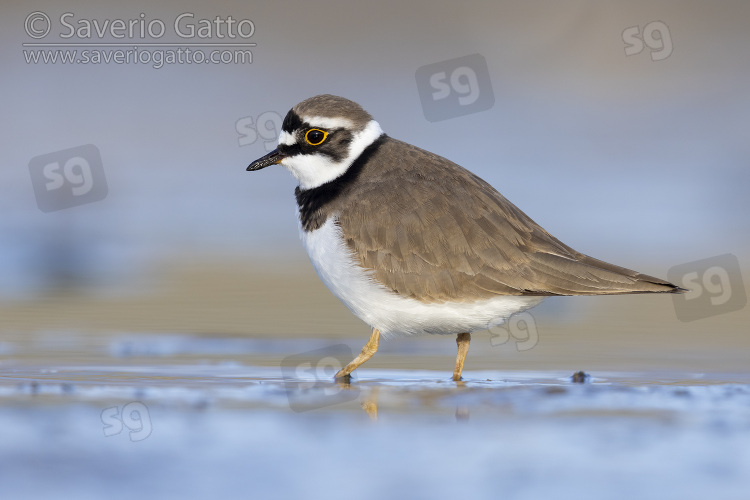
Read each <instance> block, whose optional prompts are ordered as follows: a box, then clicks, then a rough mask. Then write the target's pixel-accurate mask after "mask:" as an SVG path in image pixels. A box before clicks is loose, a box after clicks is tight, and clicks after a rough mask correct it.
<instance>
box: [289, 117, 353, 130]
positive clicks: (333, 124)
mask: <svg viewBox="0 0 750 500" xmlns="http://www.w3.org/2000/svg"><path fill="white" fill-rule="evenodd" d="M300 118H302V121H303V122H305V123H309V124H310V126H311V127H320V128H327V129H334V128H346V129H349V130H351V129H353V128H354V122H353V121H351V120H350V119H348V118H340V117H339V118H330V117H328V116H301V117H300Z"/></svg>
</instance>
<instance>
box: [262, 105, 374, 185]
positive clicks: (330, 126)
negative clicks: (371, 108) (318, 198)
mask: <svg viewBox="0 0 750 500" xmlns="http://www.w3.org/2000/svg"><path fill="white" fill-rule="evenodd" d="M381 135H383V130H382V129H381V128H380V125H379V124H378V122H376V121H375V120H373V119H372V116H370V114H369V113H368V112H367V111H365V110H364V109H362V107H361V106H360V105H359V104H357V103H356V102H353V101H350V100H348V99H344V98H343V97H338V96H334V95H328V94H324V95H318V96H315V97H311V98H309V99H306V100H304V101H302V102H300V103H299V104H297V105H296V106H294V107H293V108H292V109H291V110H290V111H289V113H287V115H286V118H284V122H283V123H282V126H281V134H280V135H279V144H278V147H277V148H276V149H275V150H274V151H271V152H270V153H268V154H267V155H266V156H264V157H262V158H259V159H257V160H255V161H254V162H252V163H251V164H250V166H249V167H247V170H248V171H253V170H260V169H262V168H266V167H268V166H270V165H276V164H281V165H283V166H284V167H286V168H287V169H288V170H289V171H290V172H291V173H292V175H294V177H295V178H296V179H297V181H298V182H299V186H300V189H302V190H307V189H312V188H316V187H318V186H321V185H323V184H325V183H327V182H330V181H332V180H334V179H336V178H338V177H340V176H341V175H343V174H344V173H345V172H346V171H347V169H348V168H349V167H350V166H351V164H352V163H354V160H356V159H357V158H358V157H359V155H361V154H362V152H363V151H364V150H365V149H366V148H367V146H369V145H370V144H372V143H373V142H375V141H376V140H378V138H380V136H381Z"/></svg>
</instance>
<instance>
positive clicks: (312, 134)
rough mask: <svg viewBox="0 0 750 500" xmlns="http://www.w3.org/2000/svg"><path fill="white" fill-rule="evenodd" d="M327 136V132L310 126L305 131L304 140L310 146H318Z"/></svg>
mask: <svg viewBox="0 0 750 500" xmlns="http://www.w3.org/2000/svg"><path fill="white" fill-rule="evenodd" d="M327 137H328V132H326V131H325V130H320V129H319V128H311V129H310V130H308V131H307V132H306V133H305V141H306V142H307V143H308V144H309V145H310V146H319V145H321V144H323V141H325V140H326V138H327Z"/></svg>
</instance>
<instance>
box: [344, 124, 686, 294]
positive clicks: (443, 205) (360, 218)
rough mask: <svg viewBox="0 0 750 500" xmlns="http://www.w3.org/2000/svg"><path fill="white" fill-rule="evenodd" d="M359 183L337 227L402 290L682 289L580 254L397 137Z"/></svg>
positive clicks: (488, 190)
mask: <svg viewBox="0 0 750 500" xmlns="http://www.w3.org/2000/svg"><path fill="white" fill-rule="evenodd" d="M374 164H379V165H385V167H382V168H381V167H378V170H377V171H375V170H374V167H372V165H374ZM395 167H398V168H395ZM356 185H357V187H356V188H354V189H353V190H352V192H351V193H350V195H349V196H347V199H348V202H347V203H346V206H343V207H341V211H340V212H339V225H340V227H341V229H342V231H343V234H344V236H345V238H346V239H347V243H348V245H349V247H350V248H351V249H352V250H353V251H354V253H355V254H356V255H357V257H358V258H359V259H360V262H361V264H362V265H363V266H364V267H366V268H368V269H371V270H372V271H373V272H374V277H375V278H376V279H377V280H378V281H380V282H381V283H383V284H384V285H385V286H387V287H388V288H390V289H392V290H394V291H395V292H397V293H399V294H401V295H404V296H409V297H413V298H416V299H418V300H421V301H425V302H443V301H469V300H473V299H485V298H490V297H493V296H497V295H601V294H620V293H643V292H672V291H679V290H680V289H679V288H677V287H675V286H674V285H672V284H671V283H668V282H666V281H663V280H660V279H658V278H654V277H651V276H647V275H644V274H639V273H637V272H635V271H631V270H629V269H625V268H622V267H618V266H614V265H612V264H608V263H606V262H602V261H600V260H597V259H593V258H591V257H588V256H586V255H583V254H581V253H579V252H576V251H575V250H573V249H572V248H570V247H569V246H567V245H565V244H563V243H562V242H560V241H559V240H558V239H556V238H554V237H553V236H551V235H550V234H549V233H547V231H545V230H544V229H543V228H542V227H541V226H539V225H538V224H536V223H535V222H534V221H533V220H531V219H530V218H529V217H528V216H527V215H526V214H524V213H523V212H522V211H521V210H519V209H518V208H517V207H516V206H515V205H513V204H512V203H510V202H509V201H508V200H506V199H505V198H504V197H503V196H502V195H501V194H500V193H498V192H497V191H496V190H495V189H494V188H493V187H492V186H490V185H489V184H487V183H486V182H485V181H483V180H482V179H480V178H479V177H477V176H476V175H474V174H472V173H470V172H469V171H467V170H465V169H463V168H461V167H460V166H458V165H456V164H454V163H452V162H450V161H448V160H446V159H444V158H442V157H440V156H437V155H434V154H432V153H429V152H427V151H424V150H421V149H419V148H416V147H414V146H411V145H409V144H406V143H403V142H400V141H396V140H394V139H390V138H388V140H387V141H386V142H384V144H383V145H382V146H381V147H380V149H379V150H378V151H377V153H376V155H375V156H374V157H373V158H372V161H370V162H368V165H367V167H366V168H365V169H363V172H362V173H361V175H360V177H359V179H358V180H357V183H356Z"/></svg>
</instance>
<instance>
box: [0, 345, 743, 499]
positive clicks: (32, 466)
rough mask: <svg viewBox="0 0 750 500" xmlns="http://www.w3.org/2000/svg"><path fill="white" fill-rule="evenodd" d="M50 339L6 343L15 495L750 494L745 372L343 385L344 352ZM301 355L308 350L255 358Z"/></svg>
mask: <svg viewBox="0 0 750 500" xmlns="http://www.w3.org/2000/svg"><path fill="white" fill-rule="evenodd" d="M53 344H54V343H49V342H46V343H45V342H41V343H39V342H37V343H36V344H33V345H32V346H31V347H29V346H28V345H27V346H24V345H22V344H13V343H6V344H4V347H3V349H4V352H5V354H6V357H5V358H4V360H3V361H2V363H0V442H1V443H2V445H1V446H0V463H2V468H0V485H2V489H3V491H4V492H5V493H4V494H3V498H59V496H60V492H61V491H64V492H65V497H67V498H81V499H87V498H92V499H93V498H97V499H100V498H109V499H117V498H129V499H130V498H164V497H169V498H176V497H179V498H207V497H209V496H210V497H212V498H216V497H219V498H248V497H249V498H300V497H307V498H352V497H354V498H383V497H386V496H389V497H392V496H394V495H396V496H397V497H399V498H448V497H454V498H457V497H458V498H540V497H543V496H554V497H556V498H573V497H575V498H615V499H617V498H623V499H625V498H627V499H631V498H634V497H635V498H663V497H665V496H668V497H672V498H705V497H709V496H710V497H712V498H737V499H740V498H746V495H747V491H750V380H748V378H749V377H748V375H747V374H745V373H719V372H712V373H690V372H678V371H675V370H670V371H664V372H637V371H632V372H619V373H618V372H605V371H597V372H592V373H590V374H589V376H588V378H587V379H586V382H585V383H582V384H579V383H573V382H572V381H571V372H568V371H559V370H557V371H555V370H550V371H546V370H534V371H526V372H523V371H517V370H514V371H500V370H470V369H469V370H466V371H465V372H464V379H465V380H464V381H463V382H460V383H455V382H452V381H450V379H449V378H450V371H449V369H450V365H447V366H446V369H445V370H434V369H430V370H424V369H418V370H408V369H390V368H378V367H377V365H376V366H375V367H374V368H367V367H363V368H361V369H360V370H358V373H356V378H355V380H354V382H353V383H352V384H351V385H348V386H344V385H339V384H336V383H333V382H332V381H331V379H330V376H331V375H332V374H333V373H334V370H336V369H337V368H338V366H339V365H340V364H341V362H346V361H345V358H346V356H349V355H350V353H351V348H350V347H348V345H347V344H334V345H330V342H328V343H327V342H323V341H312V340H308V341H304V340H300V341H299V342H290V340H289V339H284V340H276V341H274V340H269V339H264V340H258V339H255V340H253V339H232V338H225V339H222V338H215V339H210V340H207V339H200V338H191V337H189V336H184V337H183V336H179V335H171V336H170V335H166V336H165V335H162V336H144V335H127V334H123V335H118V336H114V337H111V338H107V339H104V340H102V341H100V342H99V343H83V342H80V343H76V342H68V343H67V344H66V345H68V346H69V347H70V346H72V347H70V349H69V351H70V352H67V353H66V352H64V350H60V349H59V347H60V346H59V345H58V346H57V347H55V345H53ZM291 345H293V346H294V348H295V349H296V351H297V352H299V351H300V350H302V349H305V348H307V349H309V350H308V351H307V352H305V353H303V354H298V355H294V356H288V357H285V358H283V359H282V360H281V362H280V363H279V364H275V365H271V366H262V363H260V362H255V361H258V360H263V359H268V358H269V357H273V356H279V355H283V353H284V352H288V350H289V348H290V346H291ZM435 345H437V344H435ZM423 348H424V350H423V352H421V353H420V352H419V351H417V352H415V349H413V345H412V344H411V343H410V342H403V343H400V344H399V343H393V344H390V345H389V347H387V348H386V349H384V350H383V352H382V353H379V354H378V356H379V357H380V361H381V363H384V362H386V361H387V360H388V358H389V357H393V358H395V359H404V358H403V356H405V355H408V356H409V357H410V358H412V359H414V358H419V357H420V356H424V357H429V356H432V355H437V354H441V353H442V349H443V348H442V347H440V348H436V347H435V346H433V345H432V344H430V343H425V344H424V345H423ZM446 349H449V348H448V347H446ZM51 351H56V355H55V356H54V358H53V357H51V356H49V355H48V354H49V352H51ZM399 356H401V357H400V358H399ZM470 356H471V354H470ZM227 359H229V360H227ZM342 359H343V360H344V361H342ZM470 359H471V357H470ZM253 360H254V361H253ZM186 471H191V472H190V473H186ZM195 471H199V472H197V473H196V472H195Z"/></svg>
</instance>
